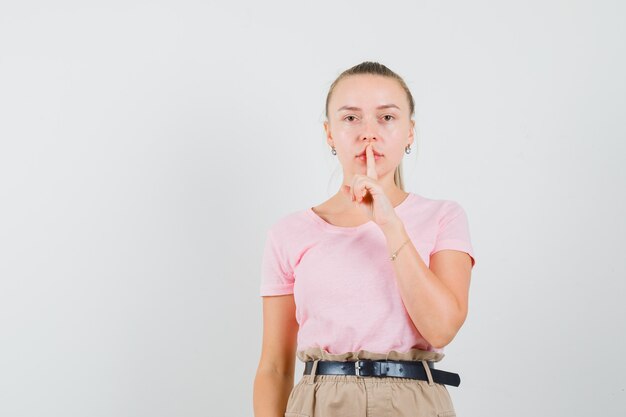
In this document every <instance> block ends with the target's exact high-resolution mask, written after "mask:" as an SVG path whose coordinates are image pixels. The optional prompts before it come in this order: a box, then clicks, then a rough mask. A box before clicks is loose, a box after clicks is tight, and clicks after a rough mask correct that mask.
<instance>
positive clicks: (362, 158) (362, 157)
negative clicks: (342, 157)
mask: <svg viewBox="0 0 626 417" xmlns="http://www.w3.org/2000/svg"><path fill="white" fill-rule="evenodd" d="M383 156H384V155H382V154H379V153H378V152H374V161H378V160H379V159H380V158H382V157H383ZM356 159H358V160H359V162H366V161H367V155H365V152H361V153H360V154H358V155H357V156H356Z"/></svg>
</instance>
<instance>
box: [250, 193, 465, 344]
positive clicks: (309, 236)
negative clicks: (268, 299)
mask: <svg viewBox="0 0 626 417" xmlns="http://www.w3.org/2000/svg"><path fill="white" fill-rule="evenodd" d="M395 211H396V214H397V215H398V217H400V219H402V221H403V223H404V227H405V229H406V231H407V233H408V235H409V237H410V238H411V241H412V243H413V245H414V246H415V248H416V249H417V251H418V253H419V254H420V256H421V257H422V259H423V260H424V262H425V263H426V264H427V265H428V264H429V261H430V255H431V254H433V253H435V252H437V251H439V250H442V249H456V250H459V251H464V252H467V253H468V254H469V255H470V256H471V257H472V267H473V266H474V264H475V260H474V253H473V249H472V245H471V242H470V234H469V227H468V221H467V216H466V214H465V211H464V210H463V208H462V207H461V206H460V205H459V204H458V203H457V202H455V201H451V200H433V199H429V198H425V197H422V196H420V195H418V194H415V193H411V192H409V195H408V196H407V197H406V198H405V199H404V200H403V201H402V202H401V203H400V204H399V205H398V206H396V207H395ZM291 293H293V296H294V301H295V304H296V320H297V322H298V324H299V330H298V339H297V344H298V350H304V349H307V348H309V347H321V348H323V349H325V350H326V351H327V352H329V353H333V354H334V353H345V352H357V351H359V350H367V351H370V352H376V353H387V352H389V351H391V350H395V351H397V352H406V351H408V350H409V349H411V348H418V349H422V350H427V351H434V352H443V348H441V349H437V348H434V347H433V346H431V345H430V344H429V343H428V342H427V341H426V340H425V339H424V338H423V337H422V336H421V334H420V333H419V331H418V330H417V329H416V328H415V326H414V325H413V322H412V321H411V318H410V317H409V315H408V313H407V311H406V308H405V307H404V304H403V302H402V298H401V296H400V292H399V289H398V287H397V283H396V277H395V273H394V270H393V266H392V263H391V261H390V260H389V250H388V248H387V243H386V240H385V235H384V234H383V232H382V231H381V230H380V227H379V226H378V225H377V224H376V223H374V222H373V221H369V222H367V223H365V224H362V225H360V226H356V227H340V226H334V225H332V224H330V223H327V222H326V221H325V220H323V219H322V218H321V217H319V216H318V215H317V214H316V213H315V212H314V211H313V210H312V209H310V208H308V209H305V210H300V211H296V212H292V213H289V214H287V215H286V216H284V217H282V218H280V219H279V220H278V221H277V222H276V223H274V224H273V225H272V226H271V227H270V229H269V230H268V232H267V238H266V244H265V249H264V253H263V260H262V266H261V285H260V295H261V296H268V295H283V294H291Z"/></svg>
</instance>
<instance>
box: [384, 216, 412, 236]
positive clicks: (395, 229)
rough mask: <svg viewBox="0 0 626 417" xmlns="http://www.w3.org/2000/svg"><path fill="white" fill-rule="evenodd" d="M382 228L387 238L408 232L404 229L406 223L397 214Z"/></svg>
mask: <svg viewBox="0 0 626 417" xmlns="http://www.w3.org/2000/svg"><path fill="white" fill-rule="evenodd" d="M380 228H381V230H382V232H383V234H384V235H385V236H386V237H387V238H389V237H392V236H396V235H404V234H406V232H405V230H404V223H403V222H402V220H401V219H400V218H399V217H398V216H395V217H394V218H393V219H392V220H389V221H388V222H387V223H385V224H384V225H383V226H381V227H380Z"/></svg>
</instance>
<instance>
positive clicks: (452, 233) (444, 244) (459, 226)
mask: <svg viewBox="0 0 626 417" xmlns="http://www.w3.org/2000/svg"><path fill="white" fill-rule="evenodd" d="M449 205H450V207H449V208H448V209H447V210H446V211H445V213H444V215H443V217H442V218H441V220H440V221H439V231H438V233H437V239H436V241H435V246H434V248H433V250H432V251H431V255H432V254H433V253H435V252H437V251H440V250H442V249H455V250H459V251H463V252H467V253H468V254H469V256H470V257H471V260H472V267H474V265H475V264H476V260H475V259H474V249H473V247H472V242H471V239H470V232H469V225H468V221H467V215H466V213H465V210H464V209H463V207H461V205H460V204H459V203H457V202H455V201H450V202H449Z"/></svg>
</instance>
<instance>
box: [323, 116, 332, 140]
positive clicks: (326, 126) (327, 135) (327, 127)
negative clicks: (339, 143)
mask: <svg viewBox="0 0 626 417" xmlns="http://www.w3.org/2000/svg"><path fill="white" fill-rule="evenodd" d="M324 131H325V132H326V143H327V144H328V146H333V138H332V137H331V136H330V125H329V124H328V121H324Z"/></svg>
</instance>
